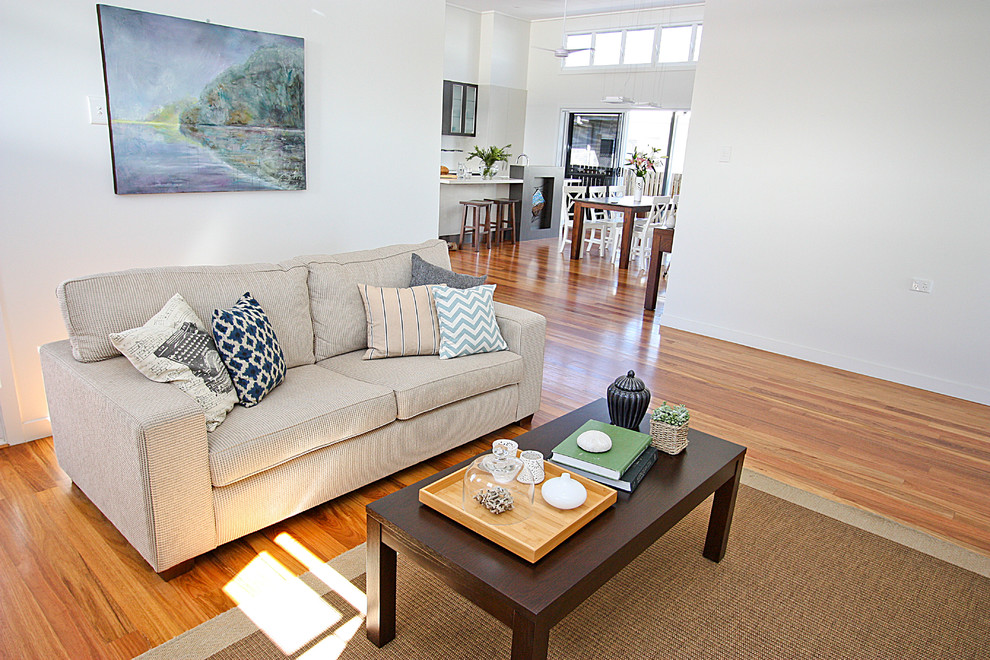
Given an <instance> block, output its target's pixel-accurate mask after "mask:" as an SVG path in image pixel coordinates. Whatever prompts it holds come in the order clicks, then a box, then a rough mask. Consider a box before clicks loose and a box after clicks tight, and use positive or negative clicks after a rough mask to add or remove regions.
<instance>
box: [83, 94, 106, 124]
mask: <svg viewBox="0 0 990 660" xmlns="http://www.w3.org/2000/svg"><path fill="white" fill-rule="evenodd" d="M86 100H87V101H89V123H90V124H103V125H104V126H106V123H107V102H106V100H104V98H103V97H102V96H87V97H86Z"/></svg>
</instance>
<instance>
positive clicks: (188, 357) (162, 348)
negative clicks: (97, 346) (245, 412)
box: [110, 294, 237, 431]
mask: <svg viewBox="0 0 990 660" xmlns="http://www.w3.org/2000/svg"><path fill="white" fill-rule="evenodd" d="M110 342H111V343H112V344H113V345H114V347H115V348H116V349H117V350H118V351H120V352H121V353H123V354H124V356H125V357H126V358H127V359H128V360H130V361H131V364H133V365H134V366H135V368H137V370H138V371H140V372H141V373H142V374H144V375H145V376H146V377H148V378H150V379H151V380H153V381H155V382H156V383H171V384H172V385H175V386H176V387H178V388H179V389H180V390H182V391H183V392H185V393H186V394H188V395H189V396H191V397H192V398H193V399H195V400H196V403H198V404H199V405H200V406H201V407H202V408H203V412H204V413H205V415H206V430H207V431H212V430H214V429H215V428H216V427H218V426H219V425H220V422H222V421H223V420H224V418H225V417H226V416H227V413H228V412H230V410H231V408H233V407H234V404H235V403H237V392H235V391H234V383H233V382H232V381H231V380H230V374H229V373H227V368H226V367H224V364H223V361H222V360H221V359H220V354H219V353H218V352H217V348H216V344H215V343H214V342H213V337H212V336H211V335H210V333H209V332H208V331H207V330H206V326H205V325H203V322H202V321H201V320H200V319H199V317H198V316H196V312H194V311H193V310H192V308H191V307H190V306H189V305H188V304H187V303H186V301H185V299H184V298H183V297H182V296H180V295H179V294H175V295H174V296H172V298H171V300H169V301H168V302H167V303H165V306H164V307H162V309H161V311H160V312H158V313H157V314H155V315H154V316H152V317H151V319H150V320H149V321H148V322H147V323H145V324H144V325H143V326H141V327H140V328H132V329H130V330H125V331H124V332H114V333H111V334H110Z"/></svg>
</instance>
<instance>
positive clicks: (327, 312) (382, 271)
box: [295, 239, 450, 360]
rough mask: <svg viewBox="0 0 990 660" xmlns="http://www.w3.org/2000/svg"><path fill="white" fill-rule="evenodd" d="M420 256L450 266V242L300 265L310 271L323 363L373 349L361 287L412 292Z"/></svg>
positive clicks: (339, 256) (392, 248) (312, 258)
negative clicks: (415, 262)
mask: <svg viewBox="0 0 990 660" xmlns="http://www.w3.org/2000/svg"><path fill="white" fill-rule="evenodd" d="M414 252H415V253H416V254H418V255H419V256H421V257H423V258H424V259H426V260H427V261H429V262H431V263H434V264H438V265H442V266H444V267H446V268H449V267H450V255H448V254H447V243H446V242H444V241H441V240H439V239H434V240H431V241H426V242H424V243H420V244H418V245H390V246H388V247H383V248H378V249H375V250H362V251H360V252H345V253H342V254H334V255H313V256H306V257H298V258H297V259H296V260H295V261H299V262H301V263H305V264H306V265H307V266H308V267H309V295H310V307H311V308H312V311H313V332H314V334H315V335H316V359H317V360H325V359H326V358H329V357H334V356H335V355H342V354H343V353H349V352H351V351H356V350H359V349H362V348H367V346H368V325H367V319H366V317H365V313H364V302H363V301H362V299H361V293H360V292H359V290H358V287H357V285H358V284H370V285H372V286H379V287H392V288H404V287H408V286H409V279H410V277H412V254H413V253H414Z"/></svg>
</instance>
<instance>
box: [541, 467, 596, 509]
mask: <svg viewBox="0 0 990 660" xmlns="http://www.w3.org/2000/svg"><path fill="white" fill-rule="evenodd" d="M540 494H541V495H542V496H543V499H544V500H546V503H547V504H549V505H550V506H552V507H554V508H556V509H576V508H577V507H579V506H581V505H582V504H584V501H585V500H587V499H588V491H587V490H586V489H585V487H584V484H582V483H580V482H578V481H577V480H576V479H571V475H570V474H568V473H567V472H565V473H564V474H562V475H560V476H559V477H557V478H556V479H550V480H549V481H547V482H546V483H544V484H543V485H542V486H541V487H540Z"/></svg>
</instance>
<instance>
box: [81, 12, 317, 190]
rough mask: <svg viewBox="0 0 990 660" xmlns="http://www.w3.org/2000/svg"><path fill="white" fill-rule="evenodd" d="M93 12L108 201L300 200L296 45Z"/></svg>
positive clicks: (159, 18)
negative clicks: (244, 195) (235, 196)
mask: <svg viewBox="0 0 990 660" xmlns="http://www.w3.org/2000/svg"><path fill="white" fill-rule="evenodd" d="M96 7H97V18H98V22H99V29H100V46H101V51H102V58H103V72H104V89H105V92H106V97H107V117H108V124H109V134H110V152H111V163H112V169H113V181H114V192H115V193H116V194H118V195H130V194H152V193H187V192H235V191H236V192H240V191H262V190H273V191H285V190H305V189H306V125H305V41H304V40H303V39H302V38H301V37H290V36H286V35H279V34H273V33H268V32H259V31H254V30H247V29H242V28H235V27H228V26H224V25H217V24H214V23H211V22H202V21H195V20H191V19H186V18H177V17H173V16H166V15H163V14H154V13H151V12H144V11H139V10H134V9H125V8H122V7H114V6H111V5H101V4H98V5H97V6H96Z"/></svg>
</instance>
